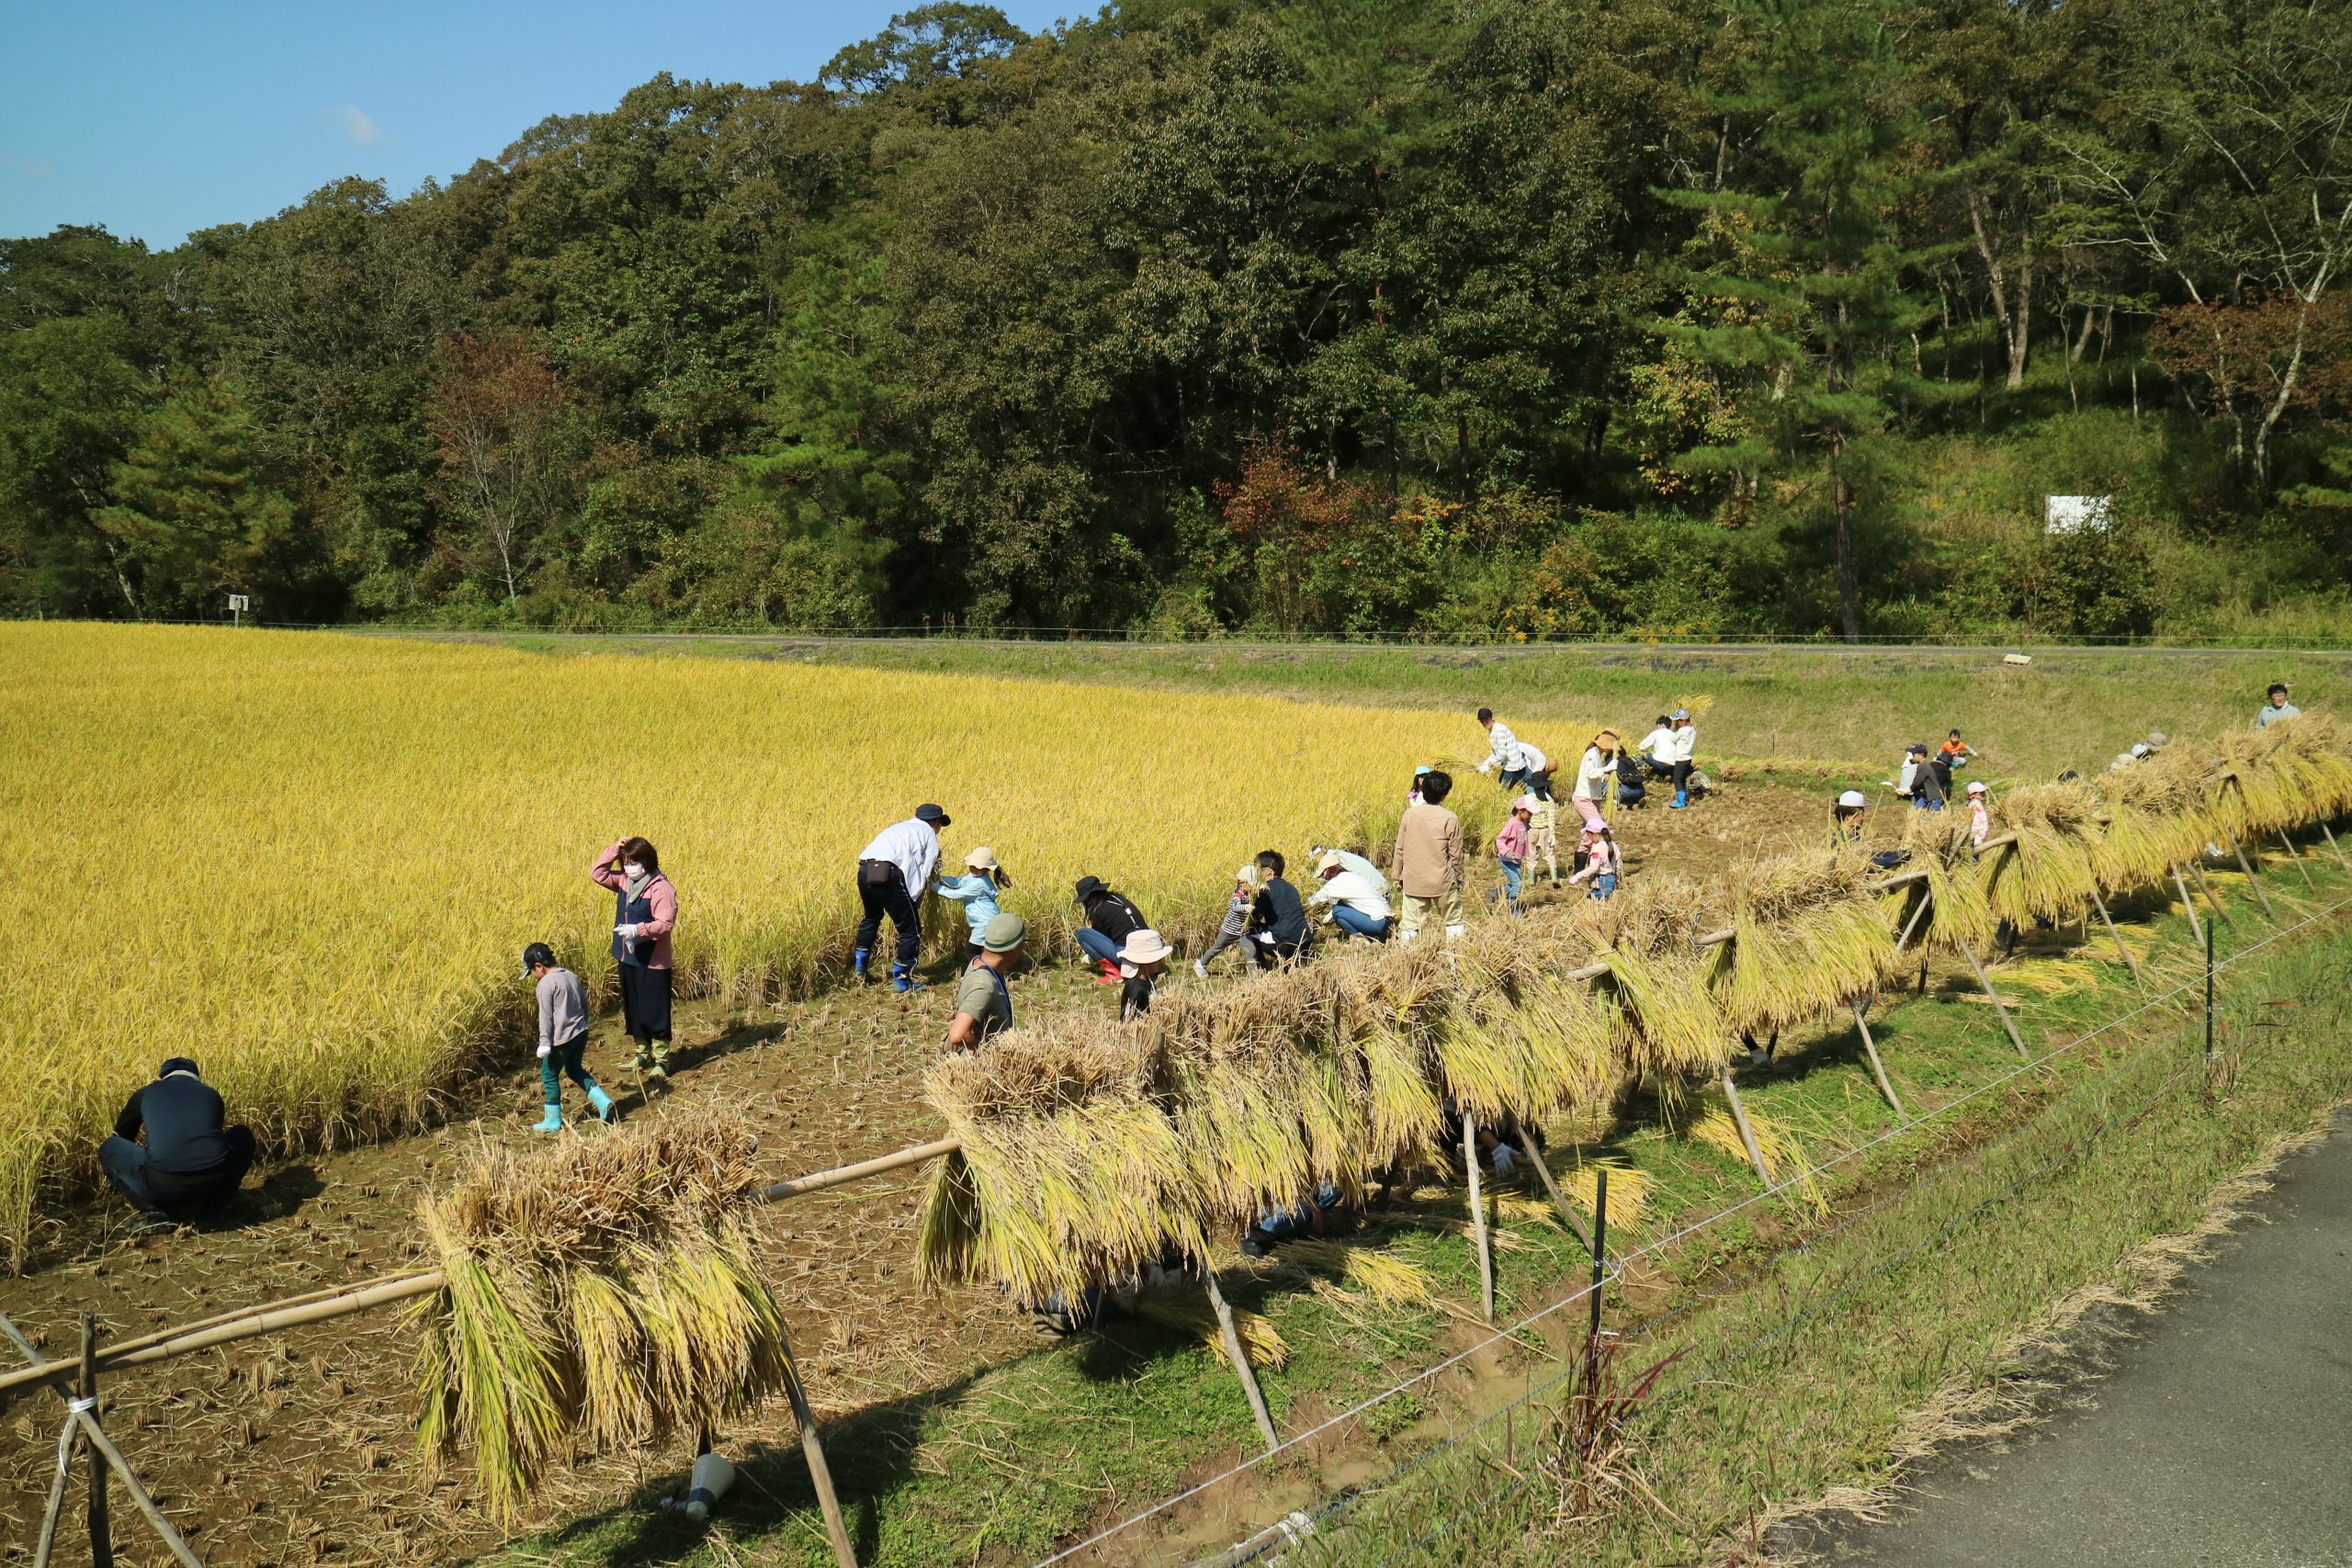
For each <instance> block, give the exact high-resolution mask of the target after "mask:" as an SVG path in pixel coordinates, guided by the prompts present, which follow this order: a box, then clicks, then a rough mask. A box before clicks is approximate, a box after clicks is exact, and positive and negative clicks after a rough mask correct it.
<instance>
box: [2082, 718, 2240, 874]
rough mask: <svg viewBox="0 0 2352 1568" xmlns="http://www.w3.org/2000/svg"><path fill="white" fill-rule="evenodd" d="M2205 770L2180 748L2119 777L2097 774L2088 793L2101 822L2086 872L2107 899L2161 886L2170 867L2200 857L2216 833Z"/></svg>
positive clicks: (2141, 764) (2170, 872)
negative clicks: (2095, 798) (2095, 799)
mask: <svg viewBox="0 0 2352 1568" xmlns="http://www.w3.org/2000/svg"><path fill="white" fill-rule="evenodd" d="M2209 772H2210V770H2209V769H2208V768H2207V767H2206V765H2205V764H2204V763H2203V762H2202V761H2198V760H2197V759H2196V758H2194V757H2192V756H2190V755H2188V753H2187V752H2186V751H2184V750H2182V749H2181V748H2178V747H2174V748H2171V749H2169V750H2166V751H2165V752H2162V753H2160V754H2159V755H2158V756H2157V757H2154V758H2151V759H2150V760H2148V761H2143V762H2141V763H2139V764H2137V765H2135V766H2133V767H2129V768H2126V769H2124V770H2122V771H2121V772H2120V773H2102V774H2100V775H2099V776H2098V780H2097V781H2096V783H2095V784H2094V786H2093V787H2094V789H2095V791H2096V792H2097V794H2098V796H2099V798H2100V801H2101V803H2102V806H2103V814H2104V815H2105V817H2106V818H2107V821H2106V825H2105V829H2104V830H2103V831H2102V832H2101V833H2100V834H2099V837H2098V847H2097V848H2096V849H2094V850H2093V852H2092V853H2091V869H2092V872H2093V874H2095V875H2096V876H2097V877H2098V885H2099V889H2100V891H2101V892H2103V893H2105V894H2107V895H2108V896H2109V897H2115V896H2118V895H2121V894H2127V893H2132V892H2137V891H2139V890H2140V889H2142V888H2145V887H2154V886H2162V885H2163V884H2164V883H2165V881H2166V880H2167V879H2168V878H2169V877H2170V875H2171V874H2172V870H2173V868H2174V867H2175V866H2179V865H2186V864H2188V863H2189V862H2190V861H2192V860H2195V859H2196V858H2197V857H2198V856H2199V855H2200V854H2202V853H2203V852H2204V849H2205V845H2206V843H2207V841H2208V840H2213V839H2218V838H2219V837H2220V836H2221V834H2220V831H2219V829H2218V826H2217V824H2216V822H2215V820H2214V815H2213V791H2212V789H2211V786H2210V785H2209V784H2206V783H2205V782H2204V775H2205V774H2206V773H2209Z"/></svg>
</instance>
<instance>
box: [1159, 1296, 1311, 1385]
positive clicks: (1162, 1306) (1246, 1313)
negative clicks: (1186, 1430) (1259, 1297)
mask: <svg viewBox="0 0 2352 1568" xmlns="http://www.w3.org/2000/svg"><path fill="white" fill-rule="evenodd" d="M1129 1310H1131V1311H1132V1312H1134V1314H1136V1316H1137V1317H1141V1318H1145V1319H1148V1320H1149V1321H1150V1322H1153V1323H1157V1324H1159V1325H1161V1326H1162V1327H1166V1328H1172V1329H1175V1330H1176V1331H1177V1332H1178V1333H1180V1334H1189V1335H1191V1336H1193V1337H1194V1338H1196V1339H1198V1340H1199V1341H1200V1342H1201V1343H1202V1344H1204V1345H1205V1346H1207V1347H1208V1348H1209V1349H1210V1350H1211V1351H1212V1352H1214V1353H1215V1354H1216V1359H1218V1360H1220V1361H1222V1362H1224V1363H1225V1364H1226V1365H1227V1366H1231V1365H1232V1364H1233V1359H1232V1357H1231V1356H1229V1355H1228V1354H1227V1352H1226V1348H1225V1331H1224V1329H1223V1328H1221V1327H1220V1326H1219V1325H1218V1324H1217V1321H1216V1309H1215V1308H1214V1307H1212V1306H1210V1305H1209V1300H1208V1292H1206V1291H1199V1292H1193V1291H1174V1292H1171V1291H1160V1290H1150V1291H1141V1292H1136V1298H1135V1301H1134V1303H1132V1304H1131V1306H1130V1309H1129ZM1227 1311H1229V1312H1230V1313H1232V1314H1233V1328H1234V1332H1235V1334H1236V1335H1237V1336H1238V1337H1239V1338H1240V1340H1241V1350H1242V1354H1244V1355H1246V1356H1248V1357H1249V1358H1250V1365H1251V1366H1253V1367H1256V1368H1258V1369H1260V1370H1261V1371H1276V1372H1278V1371H1282V1370H1283V1368H1284V1367H1286V1366H1288V1365H1289V1364H1290V1341H1289V1340H1287V1339H1284V1338H1283V1336H1282V1330H1280V1329H1278V1328H1276V1327H1275V1326H1274V1325H1273V1321H1272V1319H1271V1318H1269V1317H1267V1316H1266V1315H1265V1314H1263V1313H1257V1312H1251V1311H1250V1309H1249V1308H1248V1307H1239V1306H1234V1305H1233V1304H1232V1303H1229V1302H1228V1303H1227Z"/></svg>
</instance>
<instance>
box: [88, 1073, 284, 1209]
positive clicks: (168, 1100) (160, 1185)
mask: <svg viewBox="0 0 2352 1568" xmlns="http://www.w3.org/2000/svg"><path fill="white" fill-rule="evenodd" d="M227 1120H228V1114H227V1108H226V1107H225V1106H223V1105H222V1103H221V1100H220V1095H219V1094H217V1093H215V1092H214V1091H213V1089H212V1086H211V1085H209V1084H208V1083H206V1082H205V1081H204V1080H203V1078H202V1077H199V1076H198V1073H197V1070H196V1064H195V1063H194V1062H193V1061H190V1060H189V1059H188V1058H187V1057H186V1056H174V1057H172V1058H170V1059H169V1060H168V1061H166V1062H164V1065H163V1066H160V1067H157V1068H156V1069H155V1081H154V1082H153V1083H151V1084H147V1085H145V1086H143V1087H142V1088H140V1089H134V1090H132V1091H131V1096H130V1100H129V1101H128V1102H127V1103H126V1104H125V1105H124V1106H123V1108H122V1114H121V1115H119V1116H117V1117H116V1118H115V1119H114V1136H113V1137H111V1138H108V1139H107V1140H106V1141H105V1142H103V1143H101V1144H100V1145H98V1168H99V1169H100V1170H102V1171H104V1172H105V1173H106V1178H107V1181H108V1182H110V1183H112V1184H113V1187H114V1190H116V1191H118V1192H119V1193H121V1194H122V1195H123V1196H124V1197H125V1198H128V1199H130V1206H131V1207H132V1208H134V1209H136V1210H138V1211H139V1218H138V1220H137V1221H135V1222H134V1223H133V1224H132V1226H131V1234H133V1235H153V1234H154V1233H156V1232H158V1231H167V1230H170V1229H171V1228H172V1216H171V1214H170V1213H169V1212H168V1211H169V1210H170V1209H175V1208H176V1209H181V1210H183V1211H185V1210H191V1209H198V1208H209V1207H211V1206H212V1205H214V1204H216V1203H219V1202H220V1201H222V1200H224V1199H226V1198H229V1197H231V1196H232V1195H233V1194H234V1193H235V1192H236V1190H237V1185H238V1183H240V1182H242V1181H243V1180H244V1179H245V1172H246V1171H247V1170H249V1169H251V1168H252V1167H253V1163H254V1134H253V1129H252V1128H250V1127H232V1126H229V1125H227V1124H226V1123H227ZM141 1134H145V1135H146V1139H147V1142H146V1144H145V1145H144V1146H142V1145H141V1144H140V1142H139V1139H140V1136H141Z"/></svg>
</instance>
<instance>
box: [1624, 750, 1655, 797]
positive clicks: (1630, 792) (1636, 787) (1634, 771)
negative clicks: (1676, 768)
mask: <svg viewBox="0 0 2352 1568" xmlns="http://www.w3.org/2000/svg"><path fill="white" fill-rule="evenodd" d="M1648 772H1649V769H1648V762H1647V760H1646V759H1645V758H1641V757H1636V756H1634V754H1633V753H1632V752H1630V751H1621V752H1619V753H1618V755H1617V804H1618V805H1620V806H1630V807H1639V806H1640V805H1642V804H1643V803H1644V802H1645V801H1646V800H1647V799H1648V798H1649V793H1650V784H1649V778H1648Z"/></svg>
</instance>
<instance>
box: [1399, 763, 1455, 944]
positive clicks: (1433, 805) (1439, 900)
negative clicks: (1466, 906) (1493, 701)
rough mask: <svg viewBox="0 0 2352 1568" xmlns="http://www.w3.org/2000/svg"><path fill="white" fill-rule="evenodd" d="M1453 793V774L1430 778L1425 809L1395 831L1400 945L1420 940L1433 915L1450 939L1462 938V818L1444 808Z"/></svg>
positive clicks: (1423, 791) (1424, 786) (1424, 795)
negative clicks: (1402, 908) (1401, 899)
mask: <svg viewBox="0 0 2352 1568" xmlns="http://www.w3.org/2000/svg"><path fill="white" fill-rule="evenodd" d="M1452 794H1453V775H1452V774H1451V773H1431V774H1430V775H1429V776H1428V777H1427V778H1425V779H1423V780H1422V781H1421V803H1420V804H1419V806H1416V807H1411V808H1410V809H1408V811H1407V812H1406V813H1405V818H1404V820H1403V821H1401V822H1399V823H1398V824H1397V852H1396V855H1395V858H1394V860H1393V862H1392V863H1391V865H1390V868H1389V869H1390V872H1391V874H1392V878H1393V880H1394V881H1395V883H1396V885H1397V889H1398V891H1400V892H1402V893H1403V894H1404V896H1405V911H1404V913H1403V914H1402V915H1401V916H1399V917H1398V918H1397V940H1398V941H1400V942H1410V941H1412V940H1413V939H1414V938H1415V937H1416V936H1419V934H1420V930H1421V927H1422V926H1423V925H1424V924H1425V923H1427V921H1428V920H1429V918H1430V916H1431V915H1432V914H1434V915H1435V916H1437V918H1438V919H1441V920H1442V921H1443V922H1445V934H1446V935H1447V937H1449V938H1452V937H1457V936H1460V935H1461V934H1462V869H1463V850H1462V818H1459V817H1456V816H1455V815H1454V814H1453V812H1451V811H1448V810H1447V809H1446V808H1445V797H1446V796H1447V795H1452Z"/></svg>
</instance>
